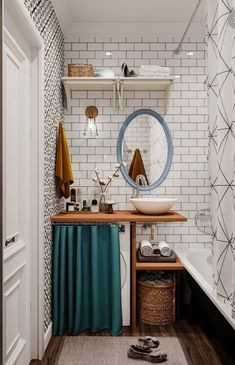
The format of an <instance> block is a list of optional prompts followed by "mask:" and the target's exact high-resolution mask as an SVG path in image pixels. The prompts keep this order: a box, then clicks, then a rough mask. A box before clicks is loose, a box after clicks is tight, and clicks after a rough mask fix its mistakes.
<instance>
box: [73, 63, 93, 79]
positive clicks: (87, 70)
mask: <svg viewBox="0 0 235 365" xmlns="http://www.w3.org/2000/svg"><path fill="white" fill-rule="evenodd" d="M68 75H69V76H70V77H93V76H94V71H93V67H92V65H88V64H87V65H76V64H72V63H70V64H69V65H68Z"/></svg>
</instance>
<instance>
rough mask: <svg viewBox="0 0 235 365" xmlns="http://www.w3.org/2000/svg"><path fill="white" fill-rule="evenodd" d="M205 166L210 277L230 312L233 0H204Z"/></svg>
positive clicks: (234, 211) (234, 236) (234, 281)
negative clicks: (208, 191) (230, 21)
mask: <svg viewBox="0 0 235 365" xmlns="http://www.w3.org/2000/svg"><path fill="white" fill-rule="evenodd" d="M207 5H208V7H207V25H206V42H207V52H208V79H207V83H208V103H209V104H208V119H209V169H210V188H211V212H212V228H213V245H212V252H213V267H214V274H213V281H214V286H215V287H216V290H217V295H218V298H219V299H220V300H222V301H224V302H225V303H227V304H228V305H229V306H231V315H232V316H233V317H235V193H234V192H235V135H234V132H235V124H234V118H235V110H234V109H235V74H234V72H235V60H234V57H235V29H233V28H232V27H231V26H230V25H229V24H228V16H229V14H230V12H231V10H232V8H235V0H207Z"/></svg>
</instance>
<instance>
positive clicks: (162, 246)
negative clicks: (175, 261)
mask: <svg viewBox="0 0 235 365" xmlns="http://www.w3.org/2000/svg"><path fill="white" fill-rule="evenodd" d="M158 248H159V250H160V253H161V255H162V256H171V249H170V247H169V245H168V243H166V242H165V241H161V242H159V244H158Z"/></svg>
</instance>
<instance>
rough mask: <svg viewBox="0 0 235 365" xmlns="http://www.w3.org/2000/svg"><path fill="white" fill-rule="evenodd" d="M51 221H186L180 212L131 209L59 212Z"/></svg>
mask: <svg viewBox="0 0 235 365" xmlns="http://www.w3.org/2000/svg"><path fill="white" fill-rule="evenodd" d="M51 221H52V223H76V222H78V223H79V222H91V223H93V222H107V223H109V222H110V223H115V222H133V223H135V222H186V221H187V218H186V217H185V216H183V215H182V214H181V213H177V212H175V211H173V210H172V211H170V214H169V213H168V214H163V215H145V214H141V213H137V212H135V211H132V210H129V211H127V210H123V211H122V210H119V211H117V210H116V211H114V213H113V214H107V213H105V212H99V213H90V212H77V213H73V212H68V213H64V212H63V213H59V214H56V215H54V216H53V217H52V218H51Z"/></svg>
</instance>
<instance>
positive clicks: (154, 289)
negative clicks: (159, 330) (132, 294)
mask: <svg viewBox="0 0 235 365" xmlns="http://www.w3.org/2000/svg"><path fill="white" fill-rule="evenodd" d="M137 287H138V300H137V305H138V316H139V319H140V321H141V322H143V323H146V324H150V325H169V324H172V323H174V322H175V277H174V276H173V281H172V283H169V284H156V283H154V282H153V283H151V284H150V283H146V282H144V281H138V283H137Z"/></svg>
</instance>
